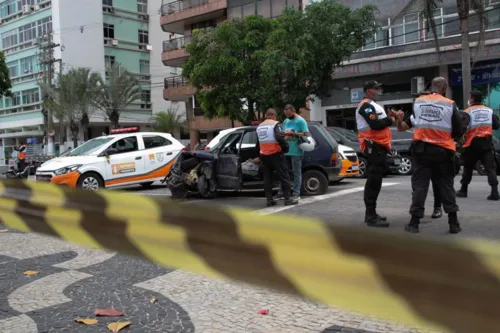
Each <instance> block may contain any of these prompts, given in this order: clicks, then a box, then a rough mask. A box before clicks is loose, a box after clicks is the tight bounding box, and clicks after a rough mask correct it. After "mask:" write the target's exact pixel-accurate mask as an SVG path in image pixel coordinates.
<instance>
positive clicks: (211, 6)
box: [160, 0, 227, 34]
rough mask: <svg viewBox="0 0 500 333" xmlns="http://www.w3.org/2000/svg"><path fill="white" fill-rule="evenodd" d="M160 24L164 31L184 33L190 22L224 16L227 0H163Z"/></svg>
mask: <svg viewBox="0 0 500 333" xmlns="http://www.w3.org/2000/svg"><path fill="white" fill-rule="evenodd" d="M162 1H163V4H162V6H161V8H160V12H161V18H160V24H161V27H162V29H163V31H167V32H173V33H176V34H183V33H184V27H185V26H186V25H189V24H193V23H197V22H201V21H205V20H211V19H216V18H218V17H220V16H223V15H224V13H225V11H226V8H227V0H184V1H174V2H170V3H168V2H167V1H169V0H162Z"/></svg>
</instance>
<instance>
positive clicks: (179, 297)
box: [0, 176, 500, 333]
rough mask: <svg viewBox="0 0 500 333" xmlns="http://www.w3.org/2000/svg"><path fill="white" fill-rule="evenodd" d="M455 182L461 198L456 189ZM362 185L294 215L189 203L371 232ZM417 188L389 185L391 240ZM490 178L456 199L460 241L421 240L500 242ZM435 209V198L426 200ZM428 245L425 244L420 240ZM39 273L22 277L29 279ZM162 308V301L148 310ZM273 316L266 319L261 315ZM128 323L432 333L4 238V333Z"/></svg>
mask: <svg viewBox="0 0 500 333" xmlns="http://www.w3.org/2000/svg"><path fill="white" fill-rule="evenodd" d="M458 180H459V179H457V188H458ZM363 186H364V180H362V179H351V180H344V181H343V182H342V183H340V184H339V185H335V186H331V187H330V188H329V191H328V193H327V194H326V195H323V196H318V197H310V198H307V197H304V198H302V199H301V201H300V204H299V205H297V206H292V207H284V206H282V204H281V205H278V206H276V207H272V208H266V207H265V202H266V201H265V198H264V194H263V193H262V191H256V192H240V193H221V194H220V195H219V196H218V197H217V198H215V199H212V200H200V199H197V198H190V199H189V200H186V201H185V202H184V204H188V203H189V202H196V203H201V204H208V205H220V206H226V205H229V206H238V207H244V208H247V209H250V210H253V211H260V212H261V213H265V214H273V213H279V212H286V213H288V214H297V215H307V216H313V217H318V218H321V219H324V220H325V221H328V222H329V223H333V224H350V225H356V226H360V227H363V228H366V226H365V224H364V223H363V217H364V209H363V201H362V195H363ZM410 188H411V187H410V178H409V177H403V176H390V177H388V178H386V179H384V188H383V189H382V193H381V196H380V200H379V212H380V213H381V214H384V215H387V216H388V218H389V221H390V222H391V227H390V228H389V229H388V230H387V232H403V227H404V224H405V223H407V222H408V220H409V215H408V208H409V205H410V198H411V192H410ZM123 191H125V192H127V193H129V194H130V195H149V196H160V197H161V196H164V197H168V196H169V191H168V190H167V188H166V187H165V186H162V185H157V186H154V187H153V188H152V189H150V190H142V188H140V187H129V188H127V189H123ZM488 193H489V186H488V185H487V183H486V177H480V176H475V177H474V179H473V183H472V184H471V186H470V193H469V196H470V197H469V198H467V199H459V200H458V203H459V205H460V209H461V211H460V213H459V219H460V221H461V224H462V227H463V232H462V233H461V234H459V235H449V234H448V233H447V228H448V226H447V223H446V222H447V221H446V217H443V218H441V219H439V220H433V221H432V222H431V220H430V218H429V219H426V222H429V223H424V224H423V225H422V228H421V234H425V235H434V236H439V237H442V238H443V239H447V238H451V237H464V236H467V237H471V236H472V237H487V238H493V239H498V238H499V237H500V226H499V225H498V215H497V212H498V207H499V205H500V202H490V201H487V200H486V196H487V195H488ZM427 207H428V213H429V214H430V213H431V209H432V190H430V191H429V196H428V200H427ZM414 237H421V235H414ZM26 270H34V271H38V272H39V273H38V274H36V275H33V276H25V275H24V274H23V272H25V271H26ZM153 297H154V298H155V299H156V300H157V301H156V302H155V303H151V302H150V300H151V299H152V298H153ZM96 308H104V309H105V308H114V309H116V310H120V311H123V312H125V315H124V316H123V317H119V318H108V317H99V318H98V320H99V323H98V324H97V325H94V326H85V325H83V324H78V323H76V322H75V321H74V319H75V318H77V317H80V318H87V317H91V318H93V312H94V310H95V309H96ZM262 309H269V311H270V312H269V315H267V316H262V315H258V314H257V312H258V311H259V310H262ZM119 320H120V321H125V320H129V321H131V325H130V327H128V328H126V329H124V330H123V331H121V332H125V333H126V332H141V333H148V332H161V333H165V332H203V333H205V332H207V333H215V332H235V333H244V332H261V333H264V332H265V333H281V332H290V333H300V332H311V333H312V332H325V333H326V332H358V333H361V332H364V333H373V332H427V331H424V330H416V329H412V328H410V327H404V326H402V325H399V324H397V323H392V322H388V321H384V320H379V319H377V318H373V317H370V316H365V315H360V314H356V313H351V312H346V311H341V310H339V309H335V308H328V307H325V306H322V305H319V304H316V303H312V302H306V301H304V300H302V299H298V298H295V297H290V296H287V295H283V294H280V293H276V292H273V291H269V290H265V289H259V288H251V287H247V286H243V285H240V284H237V283H229V282H225V281H218V280H212V279H206V278H203V277H201V276H198V275H194V274H190V273H187V272H184V271H181V270H170V269H167V268H163V267H159V266H157V265H155V264H152V263H149V262H145V261H141V260H137V259H133V258H129V257H126V256H122V255H118V254H115V253H108V252H103V251H98V250H88V249H83V248H80V247H77V246H73V245H70V244H67V243H64V242H62V241H58V240H54V239H51V238H47V237H43V236H38V235H34V234H23V233H17V232H14V231H8V232H5V233H0V332H2V333H39V332H109V331H108V330H107V328H106V325H107V324H108V323H110V322H114V321H119Z"/></svg>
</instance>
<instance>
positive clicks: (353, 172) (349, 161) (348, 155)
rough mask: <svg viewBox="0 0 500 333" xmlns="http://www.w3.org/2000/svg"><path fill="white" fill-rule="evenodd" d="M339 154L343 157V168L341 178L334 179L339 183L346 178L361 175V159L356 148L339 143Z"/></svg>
mask: <svg viewBox="0 0 500 333" xmlns="http://www.w3.org/2000/svg"><path fill="white" fill-rule="evenodd" d="M339 155H340V157H341V158H342V169H341V170H340V174H339V178H338V179H337V180H336V181H334V182H335V183H338V182H340V181H342V180H343V179H344V178H348V177H357V176H359V160H358V155H357V154H356V151H354V149H352V148H350V147H347V146H344V145H341V144H339Z"/></svg>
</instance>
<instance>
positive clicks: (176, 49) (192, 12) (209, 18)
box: [160, 0, 302, 146]
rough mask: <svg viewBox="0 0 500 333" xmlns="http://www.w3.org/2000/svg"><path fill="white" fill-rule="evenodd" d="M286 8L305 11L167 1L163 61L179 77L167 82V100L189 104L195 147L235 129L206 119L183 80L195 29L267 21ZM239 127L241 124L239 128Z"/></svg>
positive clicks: (294, 0) (224, 1)
mask: <svg viewBox="0 0 500 333" xmlns="http://www.w3.org/2000/svg"><path fill="white" fill-rule="evenodd" d="M286 6H295V7H296V8H302V1H301V0H260V1H257V5H256V4H255V2H254V0H184V1H171V0H163V3H162V5H161V8H160V13H161V18H160V23H161V27H162V29H163V30H164V31H165V32H166V33H165V41H164V42H163V54H162V61H163V64H164V65H165V66H170V67H177V68H179V69H178V72H177V73H178V74H179V75H177V76H172V77H168V78H165V80H164V88H165V89H164V91H163V97H164V98H165V100H168V101H182V102H185V103H186V114H187V116H186V117H187V122H188V128H189V136H190V143H191V146H194V145H196V143H197V142H198V140H207V141H210V140H211V139H212V138H213V137H214V136H215V135H217V133H218V132H219V131H220V130H222V129H225V128H230V127H231V126H232V124H231V121H230V120H229V119H215V120H209V119H206V118H205V117H204V116H203V111H202V110H201V108H200V107H199V105H198V103H197V101H196V98H195V93H196V90H195V89H194V88H193V87H192V86H191V85H190V84H189V82H188V80H187V79H186V78H184V77H182V76H181V75H180V74H181V73H182V70H181V67H182V65H183V64H184V63H185V62H186V60H187V59H188V57H189V54H188V52H186V50H185V46H186V44H188V43H189V41H190V39H191V36H192V31H193V30H194V29H211V28H213V27H215V26H217V25H218V24H220V23H221V22H223V21H224V20H225V19H226V18H227V17H240V18H241V17H245V16H248V15H253V14H255V10H256V9H257V13H258V14H259V15H262V16H264V17H267V18H273V17H277V16H279V15H281V14H282V12H283V10H284V8H285V7H286ZM235 125H236V126H239V125H241V124H235Z"/></svg>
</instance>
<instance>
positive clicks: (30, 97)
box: [21, 88, 40, 104]
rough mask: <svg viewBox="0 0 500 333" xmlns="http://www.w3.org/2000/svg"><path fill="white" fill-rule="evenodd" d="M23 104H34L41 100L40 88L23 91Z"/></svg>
mask: <svg viewBox="0 0 500 333" xmlns="http://www.w3.org/2000/svg"><path fill="white" fill-rule="evenodd" d="M21 101H22V104H32V103H37V102H40V91H39V90H38V88H35V89H30V90H25V91H23V92H22V93H21Z"/></svg>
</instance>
